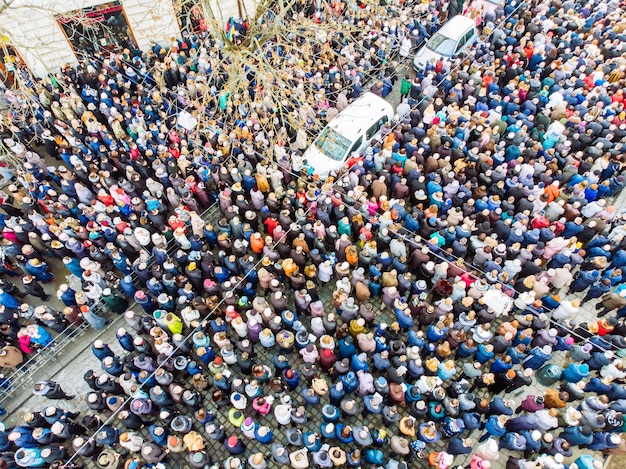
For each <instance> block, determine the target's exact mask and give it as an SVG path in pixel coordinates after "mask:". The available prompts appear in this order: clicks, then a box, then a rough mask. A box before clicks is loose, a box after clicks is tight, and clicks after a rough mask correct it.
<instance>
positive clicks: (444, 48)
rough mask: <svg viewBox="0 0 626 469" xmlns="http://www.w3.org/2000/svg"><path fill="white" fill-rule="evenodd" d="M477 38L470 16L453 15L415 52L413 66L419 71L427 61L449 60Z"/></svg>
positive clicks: (424, 66)
mask: <svg viewBox="0 0 626 469" xmlns="http://www.w3.org/2000/svg"><path fill="white" fill-rule="evenodd" d="M477 39H478V31H476V22H475V21H474V20H473V19H472V18H468V17H467V16H463V15H456V16H453V17H452V18H451V19H450V20H449V21H448V22H447V23H446V24H444V25H443V26H442V27H441V28H440V29H439V31H437V32H436V33H435V34H433V36H432V37H431V38H430V39H429V40H428V41H426V44H424V45H423V46H422V48H421V49H420V50H419V51H418V52H417V54H415V59H414V60H413V68H414V69H415V70H416V71H418V72H419V71H422V70H424V69H425V68H426V64H428V63H429V62H432V63H433V64H434V63H435V62H437V61H438V60H439V59H443V60H450V59H453V58H455V57H457V56H459V55H462V54H464V53H465V52H466V51H467V50H468V49H469V48H470V47H472V45H473V44H474V43H475V42H476V40H477Z"/></svg>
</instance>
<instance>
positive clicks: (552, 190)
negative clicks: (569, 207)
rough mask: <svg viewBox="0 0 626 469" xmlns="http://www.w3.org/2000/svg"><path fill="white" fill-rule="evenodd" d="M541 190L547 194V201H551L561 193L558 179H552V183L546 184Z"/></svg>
mask: <svg viewBox="0 0 626 469" xmlns="http://www.w3.org/2000/svg"><path fill="white" fill-rule="evenodd" d="M543 192H544V193H545V194H547V196H548V203H550V202H552V201H553V200H554V199H556V198H557V197H558V196H559V194H560V193H561V189H559V181H554V182H553V183H552V184H550V185H548V186H547V187H546V188H545V189H544V190H543Z"/></svg>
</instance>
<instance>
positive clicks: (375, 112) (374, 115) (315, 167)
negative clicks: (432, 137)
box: [304, 92, 394, 180]
mask: <svg viewBox="0 0 626 469" xmlns="http://www.w3.org/2000/svg"><path fill="white" fill-rule="evenodd" d="M393 115H394V112H393V106H391V104H389V103H388V102H387V101H385V100H384V99H383V98H379V97H378V96H376V95H375V94H373V93H369V92H368V93H364V94H363V96H361V97H360V98H359V99H357V100H355V101H354V102H353V103H352V104H350V105H349V106H348V107H347V108H345V109H344V110H343V111H341V112H340V113H339V114H337V116H336V117H335V118H334V119H333V120H331V121H330V122H329V123H328V125H326V127H324V129H323V130H322V131H321V132H320V134H319V135H318V136H317V138H316V139H315V140H314V141H313V143H312V144H311V146H310V147H309V148H308V149H307V150H306V151H305V152H304V159H305V160H306V166H308V167H309V168H310V171H311V173H312V174H313V175H316V176H317V177H319V178H320V179H321V180H325V179H327V178H328V176H329V174H330V173H331V172H338V171H339V170H341V169H342V167H343V166H344V165H345V164H346V161H347V160H348V158H349V157H350V156H351V155H353V154H359V153H360V152H362V151H363V150H364V149H365V148H367V147H368V146H369V145H370V142H371V141H372V140H376V139H377V138H379V137H380V134H381V129H382V127H383V125H385V123H386V122H389V121H390V120H391V119H392V118H393Z"/></svg>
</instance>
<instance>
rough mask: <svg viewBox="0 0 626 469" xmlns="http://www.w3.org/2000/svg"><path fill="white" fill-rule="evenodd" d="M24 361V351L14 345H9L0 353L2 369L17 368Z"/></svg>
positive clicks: (0, 366)
mask: <svg viewBox="0 0 626 469" xmlns="http://www.w3.org/2000/svg"><path fill="white" fill-rule="evenodd" d="M23 361H24V355H22V351H21V350H20V349H18V348H17V347H13V346H12V345H7V346H5V347H3V348H2V352H0V368H15V367H16V366H18V365H20V364H21V363H22V362H23Z"/></svg>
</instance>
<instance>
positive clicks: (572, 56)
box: [0, 0, 626, 469]
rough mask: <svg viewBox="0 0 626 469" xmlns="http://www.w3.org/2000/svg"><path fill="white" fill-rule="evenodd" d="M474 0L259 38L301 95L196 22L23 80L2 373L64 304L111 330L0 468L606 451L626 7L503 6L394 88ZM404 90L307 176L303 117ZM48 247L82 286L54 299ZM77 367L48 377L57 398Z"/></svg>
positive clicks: (6, 203)
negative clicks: (32, 90) (498, 301)
mask: <svg viewBox="0 0 626 469" xmlns="http://www.w3.org/2000/svg"><path fill="white" fill-rule="evenodd" d="M303 5H304V4H303ZM470 7H471V6H468V5H459V4H458V2H454V4H452V3H451V4H450V5H448V4H446V3H440V2H431V3H420V4H419V5H413V4H407V3H406V2H405V3H398V4H396V3H394V2H392V3H391V4H389V5H385V6H383V7H373V6H371V7H370V6H367V5H365V4H356V3H355V4H352V3H347V4H346V5H342V4H335V3H334V4H333V9H332V12H333V13H331V12H328V14H327V15H324V19H323V20H324V21H327V22H333V24H336V25H337V28H335V30H334V31H336V32H335V33H330V32H329V33H328V34H321V33H320V31H316V32H315V37H316V41H317V42H315V41H312V42H311V43H307V42H306V41H305V40H304V38H305V36H299V35H297V34H294V35H291V36H289V39H290V40H291V42H289V41H285V40H284V39H285V38H270V39H269V40H268V41H267V43H264V44H262V51H263V54H264V60H266V61H267V62H268V63H270V64H271V66H273V67H275V68H276V70H277V72H276V77H275V80H276V82H277V83H285V84H289V86H290V89H291V90H293V96H292V98H293V100H292V101H288V102H287V101H284V102H283V101H281V102H280V103H279V105H278V106H277V105H275V103H273V102H272V101H271V99H270V98H268V96H269V95H270V94H271V87H269V86H267V83H266V82H263V81H261V80H259V78H260V76H259V75H258V72H257V68H256V65H258V64H256V63H251V65H250V68H249V69H247V70H246V71H245V72H246V73H245V82H246V89H245V92H243V93H241V94H237V93H231V92H230V90H229V89H228V88H227V87H226V85H227V84H228V83H230V78H231V77H229V70H230V69H229V67H228V63H227V57H225V56H224V51H223V48H221V47H220V46H221V43H220V42H219V40H216V39H215V38H213V37H211V36H209V35H206V36H205V35H200V36H195V35H193V34H184V35H183V37H182V38H181V39H180V40H177V41H174V42H173V43H172V44H171V45H170V46H169V47H163V46H162V45H155V46H154V47H153V49H152V50H150V51H146V52H145V53H143V54H141V55H140V54H139V52H135V53H130V52H129V53H121V54H112V55H111V56H108V57H99V56H98V55H97V54H96V55H94V57H93V59H92V60H91V61H90V62H89V63H85V64H82V65H81V66H79V67H76V68H72V67H66V68H64V69H63V71H62V73H61V74H59V75H57V76H54V77H49V78H47V79H45V80H40V81H38V82H36V83H34V84H33V87H36V91H37V92H36V94H35V95H34V97H33V102H30V103H28V106H27V107H28V109H30V110H32V111H33V112H34V115H32V116H31V118H30V119H26V118H25V119H23V120H21V121H20V120H19V118H18V117H19V113H18V112H16V114H15V116H16V120H15V121H14V123H13V126H12V127H11V128H10V131H11V134H10V135H5V140H4V141H5V143H6V144H7V146H8V147H9V148H10V149H11V151H13V152H14V154H15V156H16V157H18V158H20V159H22V160H23V161H24V165H23V171H20V172H19V174H17V179H18V180H17V181H16V182H15V184H12V185H10V186H9V187H8V188H7V189H6V190H5V191H4V192H3V193H2V203H1V204H0V209H1V210H2V216H0V223H1V225H2V252H3V256H4V257H3V260H4V262H3V263H2V264H0V271H1V272H2V277H3V278H2V279H0V305H1V306H0V309H1V312H0V323H1V325H0V332H2V340H3V342H2V352H1V353H0V366H2V367H4V368H14V367H16V366H19V365H20V364H21V363H22V361H23V360H24V357H25V356H26V357H28V355H29V354H30V353H32V351H33V350H34V349H36V348H38V347H46V346H47V345H48V344H50V343H51V341H53V335H54V333H56V332H61V331H63V330H64V329H65V328H66V327H68V325H71V324H74V325H78V324H80V323H82V322H83V321H87V322H88V323H89V324H90V325H91V326H93V327H94V328H95V329H102V328H104V327H105V326H106V325H107V322H110V321H111V319H110V318H111V317H114V316H113V315H115V314H120V315H124V317H125V324H124V327H120V328H118V329H117V333H116V337H117V341H118V344H117V345H116V346H114V347H111V346H110V345H111V344H106V343H103V342H102V341H101V340H98V341H95V342H94V343H93V345H92V351H93V354H94V356H95V359H97V360H98V361H99V365H98V367H95V368H94V369H93V370H92V371H90V372H88V373H87V374H86V375H85V376H84V379H85V381H86V383H87V385H88V386H89V388H90V389H91V391H90V392H89V393H87V394H86V395H85V396H84V401H85V402H84V405H85V406H86V407H87V408H88V409H89V411H88V412H87V415H84V414H80V415H79V413H78V412H71V411H67V410H64V408H61V407H59V406H55V405H54V404H55V403H54V402H51V403H50V405H47V406H46V407H44V408H42V409H40V411H35V412H29V413H27V415H25V416H24V422H22V423H20V424H19V425H15V426H13V427H12V428H6V429H3V431H1V432H0V452H2V456H1V457H0V468H3V467H8V468H11V467H16V466H17V467H54V468H59V467H68V468H69V467H80V466H81V465H82V464H85V462H86V461H88V460H89V459H90V458H91V459H93V461H95V464H96V465H97V467H101V468H108V469H110V468H117V467H124V468H128V469H130V468H138V467H159V468H162V467H167V466H168V461H173V460H176V461H182V460H184V461H185V463H184V464H187V465H189V466H191V467H198V468H204V467H223V468H224V469H236V468H240V467H244V466H245V467H250V468H254V469H261V468H265V467H293V468H305V467H360V466H364V467H370V466H371V467H385V468H401V467H411V466H412V465H417V464H428V465H429V466H431V467H435V468H438V469H447V468H448V467H450V466H458V465H465V466H468V467H470V468H471V469H477V468H489V467H490V466H492V465H494V464H499V465H506V467H507V469H517V468H519V469H526V468H531V467H532V468H535V467H545V468H550V469H561V468H565V467H570V468H579V469H591V468H599V467H601V464H602V461H601V459H600V457H599V456H600V455H601V454H605V455H608V454H616V453H622V452H624V451H625V450H626V442H625V441H624V439H623V438H622V436H621V433H622V430H623V427H624V412H625V411H626V410H625V409H626V388H625V387H624V379H625V377H626V371H625V370H624V363H623V361H622V356H623V349H624V346H625V344H624V342H625V341H624V334H625V333H626V325H625V324H624V317H626V287H624V283H623V273H622V269H623V268H624V267H625V266H626V242H625V240H624V235H625V234H626V224H625V221H626V216H625V215H624V213H622V212H621V211H619V210H618V209H616V208H615V207H614V206H613V205H611V202H610V201H611V200H612V199H613V198H614V197H615V196H617V195H618V194H619V193H620V191H621V189H622V188H623V185H624V176H623V164H624V161H623V158H624V156H623V155H624V142H625V141H626V139H625V137H626V110H625V109H624V96H623V88H624V82H625V79H626V78H625V73H624V72H625V70H626V59H625V58H624V57H626V55H625V54H624V52H625V51H624V47H625V45H626V37H625V35H624V30H625V28H626V23H625V22H624V20H623V18H622V16H623V9H622V8H621V7H620V5H618V4H617V3H616V2H584V1H580V2H578V1H573V0H570V1H565V2H560V1H558V2H556V1H554V2H536V3H532V4H528V5H523V7H522V8H519V5H517V4H515V3H513V2H507V3H505V4H504V5H503V6H502V7H498V8H496V9H495V10H494V11H489V12H487V13H485V14H484V15H481V16H480V23H481V27H482V28H483V29H482V30H483V34H484V36H483V39H484V40H481V41H480V43H479V44H477V45H476V47H475V48H474V49H473V50H472V52H471V53H470V54H469V55H468V56H467V57H464V58H462V59H460V60H459V61H457V62H454V63H445V62H443V61H439V62H433V63H430V64H428V66H427V69H426V70H424V71H423V72H418V73H417V75H416V76H415V77H414V78H405V79H404V80H403V81H402V84H401V85H400V84H399V83H398V84H394V80H395V77H396V67H397V66H398V63H394V60H397V61H399V63H400V64H401V63H402V60H405V59H406V60H407V64H405V65H408V64H409V63H410V57H409V55H410V51H411V50H414V48H415V46H416V45H417V44H419V42H421V40H422V39H424V38H425V37H427V36H428V35H429V34H431V33H432V30H433V28H434V29H436V25H438V24H439V23H440V22H441V21H443V20H444V19H445V17H446V14H447V13H446V11H450V12H452V13H456V12H459V11H463V9H464V8H470ZM296 8H299V7H296ZM303 8H304V7H303ZM303 11H304V10H303ZM468 11H469V10H468ZM309 13H310V12H307V15H309ZM417 13H419V18H421V20H413V17H414V16H415V15H416V14H417ZM293 16H294V18H296V19H297V18H298V11H296V12H294V15H293ZM266 19H267V21H270V20H272V19H273V18H270V17H267V18H266ZM233 27H234V26H233ZM331 29H332V28H331ZM357 30H358V32H355V31H357ZM237 31H239V30H237ZM235 34H239V33H235ZM241 34H243V32H241ZM235 41H241V38H239V39H236V38H235ZM407 51H409V52H407ZM263 78H265V77H263ZM371 78H375V80H374V84H373V85H370V83H369V82H368V80H370V79H371ZM283 80H284V81H283ZM398 85H400V86H402V92H401V94H402V95H403V97H404V99H403V102H402V103H401V104H400V105H399V106H398V108H397V113H398V115H397V116H396V118H395V119H394V120H393V121H392V122H390V123H388V124H387V125H386V126H385V127H384V129H383V135H382V136H381V137H380V138H379V139H377V140H376V141H372V144H371V146H370V147H369V148H367V150H366V151H365V152H364V154H362V155H354V158H352V159H351V163H350V167H349V169H348V168H346V170H345V171H344V172H342V173H341V174H335V175H334V176H333V177H331V178H329V180H327V181H317V180H315V178H313V177H311V175H309V174H307V165H306V161H304V160H303V156H302V155H303V150H304V149H305V148H306V145H307V143H308V140H309V138H308V134H307V131H309V130H310V131H312V130H314V129H315V128H316V126H317V125H318V124H319V123H320V122H321V123H323V122H325V121H327V120H329V119H331V118H332V117H333V116H334V115H336V114H337V113H338V112H340V111H341V110H342V109H343V108H345V106H347V104H348V103H349V102H350V100H351V99H354V98H356V97H358V96H359V95H360V94H362V93H363V92H365V91H366V90H369V91H371V92H374V93H376V94H379V95H381V96H384V95H386V94H388V93H389V92H390V91H391V90H392V89H393V87H394V86H398ZM370 86H371V88H370ZM5 96H7V93H5ZM8 98H11V95H10V93H9V94H8ZM8 98H7V99H8ZM9 104H11V105H13V106H14V107H15V109H16V110H18V109H20V108H22V107H23V105H24V103H23V102H20V101H19V100H18V99H14V100H11V99H9ZM181 109H185V110H186V111H188V112H189V113H191V114H192V115H195V116H196V117H197V118H198V121H199V122H200V127H201V129H196V131H191V132H187V131H185V129H183V128H182V127H180V126H177V125H176V122H177V120H176V118H177V114H178V112H179V110H181ZM200 114H202V118H200ZM205 117H206V119H204V118H205ZM37 143H38V144H40V145H34V144H37ZM38 151H39V153H41V154H39V153H38ZM44 153H46V154H47V155H44ZM44 158H48V160H49V159H50V158H54V159H56V160H58V163H56V166H52V167H51V166H49V165H48V163H47V162H46V161H45V159H44ZM213 204H217V207H218V209H219V212H220V217H219V220H218V221H217V222H216V223H210V224H207V223H206V222H205V220H204V219H203V218H202V213H203V212H204V211H205V210H206V209H208V208H209V207H211V206H213ZM46 259H48V261H50V260H51V259H57V260H59V261H62V263H63V265H64V268H65V269H67V271H69V273H70V274H72V275H74V276H76V277H77V278H79V279H80V281H81V288H79V289H73V288H71V287H70V285H68V284H62V285H61V287H60V289H59V291H58V292H57V296H58V298H59V299H60V300H61V301H62V302H63V304H64V306H65V308H64V309H63V310H62V311H57V310H55V309H54V308H52V307H50V306H48V305H46V304H44V303H43V302H44V301H45V300H46V299H47V298H48V293H47V292H46V291H45V288H44V286H42V284H43V285H45V284H46V283H49V282H51V281H53V279H54V275H66V272H53V271H52V269H50V268H49V267H48V265H47V264H48V263H49V262H48V263H47V262H46ZM55 263H56V262H55ZM494 292H495V293H496V294H497V295H504V296H506V297H508V298H510V302H511V305H510V308H506V309H505V310H504V311H502V310H500V309H498V308H497V307H495V306H494V305H493V303H491V302H490V301H488V300H487V298H488V297H489V296H490V295H492V294H493V293H494ZM580 292H584V295H580V294H579V293H580ZM574 294H578V295H577V296H575V295H574ZM39 300H41V301H39ZM592 301H595V303H594V305H595V309H597V310H598V317H597V320H594V321H591V322H581V321H579V317H578V315H577V313H578V312H579V311H580V308H581V306H582V305H583V304H584V303H586V302H592ZM133 303H136V306H132V307H131V305H132V304H133ZM102 305H104V306H105V308H103V307H102ZM104 310H108V311H110V313H107V314H101V313H99V312H101V311H104ZM556 362H558V363H559V364H563V366H559V364H557V363H556ZM536 383H540V384H541V385H542V386H544V387H545V391H542V392H540V393H539V392H534V391H531V388H532V389H538V388H537V387H536ZM63 385H64V383H56V382H54V381H42V382H39V383H37V385H36V386H35V393H36V394H39V395H42V396H45V397H47V398H49V399H63V400H66V401H67V403H68V405H70V406H71V405H73V404H72V403H73V402H76V401H75V399H77V398H76V397H75V396H73V395H71V394H68V393H67V392H66V391H64V389H63ZM542 389H543V388H542ZM513 391H515V393H513ZM520 393H521V394H520ZM63 407H66V405H64V406H63ZM109 417H112V418H110V419H109ZM593 452H596V453H593ZM594 454H595V455H597V456H594ZM507 457H508V459H506V458H507ZM420 459H423V462H420V461H419V460H420ZM505 459H506V463H503V461H504V460H505ZM68 461H69V462H68Z"/></svg>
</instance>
